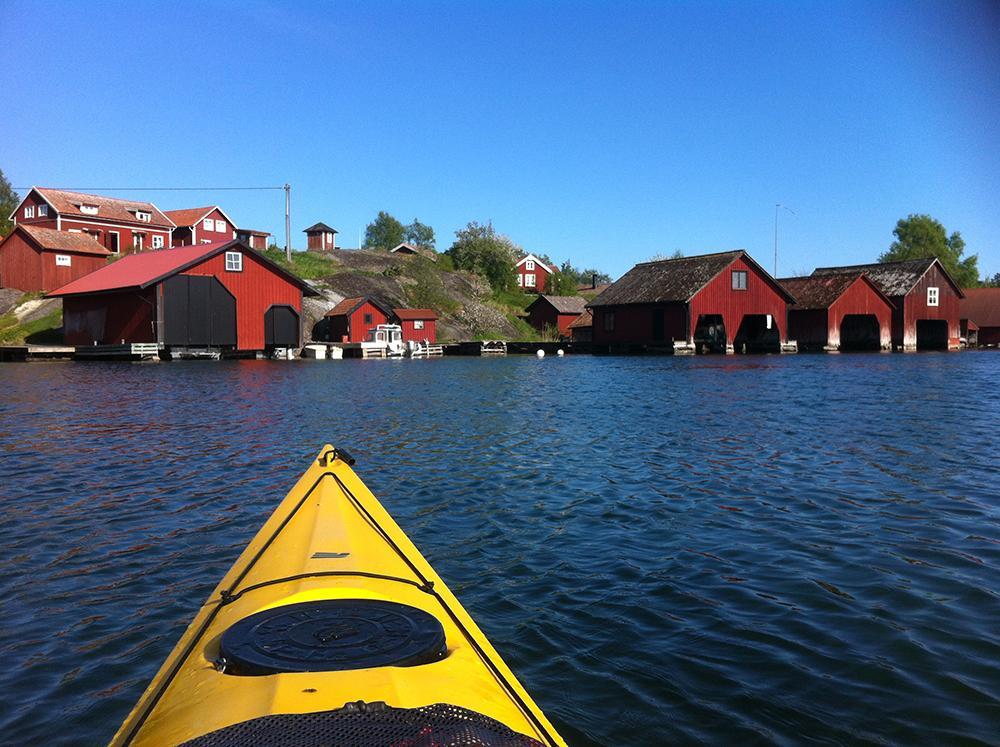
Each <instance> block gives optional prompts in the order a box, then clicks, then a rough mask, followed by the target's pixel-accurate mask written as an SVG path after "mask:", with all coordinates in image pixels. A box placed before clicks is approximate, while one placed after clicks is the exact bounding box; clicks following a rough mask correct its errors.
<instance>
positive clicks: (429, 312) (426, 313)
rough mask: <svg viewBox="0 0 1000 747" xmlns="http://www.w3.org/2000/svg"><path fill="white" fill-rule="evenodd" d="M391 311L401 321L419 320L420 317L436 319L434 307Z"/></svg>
mask: <svg viewBox="0 0 1000 747" xmlns="http://www.w3.org/2000/svg"><path fill="white" fill-rule="evenodd" d="M392 312H393V313H394V314H395V315H396V317H397V318H398V319H400V320H401V321H415V320H416V321H419V320H421V319H437V318H438V315H437V314H436V313H435V312H434V309H393V310H392Z"/></svg>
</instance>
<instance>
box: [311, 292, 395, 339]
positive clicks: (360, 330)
mask: <svg viewBox="0 0 1000 747" xmlns="http://www.w3.org/2000/svg"><path fill="white" fill-rule="evenodd" d="M326 318H327V319H328V320H329V324H330V327H329V329H330V335H329V337H330V341H331V342H365V341H366V340H367V339H368V331H369V330H372V329H375V328H376V327H377V326H378V325H380V324H388V323H389V320H390V319H392V310H391V309H390V308H389V307H388V306H384V305H383V304H381V303H379V302H378V301H376V300H375V299H374V298H371V297H370V296H359V297H357V298H345V299H344V300H343V301H341V302H340V303H338V304H337V305H336V306H334V307H333V308H332V309H330V310H329V311H328V312H326Z"/></svg>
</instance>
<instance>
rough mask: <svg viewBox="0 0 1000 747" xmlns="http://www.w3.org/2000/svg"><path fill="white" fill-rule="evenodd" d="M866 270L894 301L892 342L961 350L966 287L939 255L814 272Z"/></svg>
mask: <svg viewBox="0 0 1000 747" xmlns="http://www.w3.org/2000/svg"><path fill="white" fill-rule="evenodd" d="M845 272H857V273H861V272H863V273H865V274H866V275H868V277H869V279H870V280H871V281H872V282H873V283H874V284H875V285H876V286H878V289H879V290H880V291H882V293H884V294H885V295H886V296H888V298H889V300H890V301H892V305H893V311H892V346H893V347H894V348H895V349H897V350H957V349H958V345H959V336H960V331H959V311H958V304H959V301H960V300H961V299H962V298H964V297H965V294H964V293H963V292H962V289H961V288H959V287H958V285H956V284H955V281H954V280H952V279H951V276H950V275H949V274H948V273H947V272H946V271H945V269H944V267H942V266H941V263H940V262H939V261H938V260H937V259H936V258H935V257H927V258H926V259H908V260H904V261H902V262H876V263H874V264H870V265H851V266H849V267H821V268H819V269H817V270H814V271H813V276H814V277H815V276H820V275H838V274H842V273H845Z"/></svg>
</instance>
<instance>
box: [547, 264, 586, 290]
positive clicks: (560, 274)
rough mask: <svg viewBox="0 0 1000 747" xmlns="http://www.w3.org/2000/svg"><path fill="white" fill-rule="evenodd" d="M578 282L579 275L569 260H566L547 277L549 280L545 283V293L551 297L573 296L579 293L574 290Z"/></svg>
mask: <svg viewBox="0 0 1000 747" xmlns="http://www.w3.org/2000/svg"><path fill="white" fill-rule="evenodd" d="M579 280H580V278H579V274H578V273H577V271H576V270H575V269H574V268H573V265H571V264H570V263H569V260H566V261H565V262H563V263H562V267H560V268H559V269H558V270H556V271H555V272H553V273H552V274H551V275H549V279H548V280H546V281H545V292H546V293H549V294H551V295H553V296H575V295H577V293H578V292H579V291H577V289H576V286H577V285H579Z"/></svg>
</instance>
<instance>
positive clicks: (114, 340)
mask: <svg viewBox="0 0 1000 747" xmlns="http://www.w3.org/2000/svg"><path fill="white" fill-rule="evenodd" d="M153 308H154V294H153V290H152V289H146V290H144V291H125V292H123V293H102V294H95V295H92V296H67V297H66V298H64V299H63V338H64V340H65V342H66V344H67V345H93V344H95V343H97V344H99V345H118V344H120V343H121V341H122V340H125V341H126V342H156V331H155V329H154V328H153V320H154V316H153Z"/></svg>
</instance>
